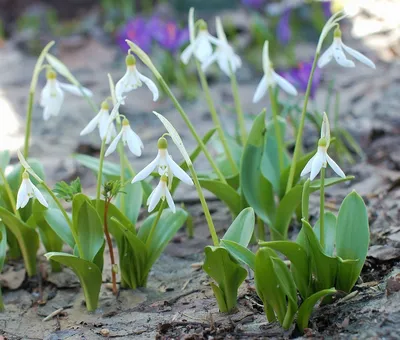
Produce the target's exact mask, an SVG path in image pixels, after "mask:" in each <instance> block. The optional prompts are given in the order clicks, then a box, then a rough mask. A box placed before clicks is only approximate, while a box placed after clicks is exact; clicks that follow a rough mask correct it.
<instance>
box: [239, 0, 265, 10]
mask: <svg viewBox="0 0 400 340" xmlns="http://www.w3.org/2000/svg"><path fill="white" fill-rule="evenodd" d="M264 3H265V0H242V4H243V5H244V6H246V7H250V8H252V9H261V8H262V7H263V5H264Z"/></svg>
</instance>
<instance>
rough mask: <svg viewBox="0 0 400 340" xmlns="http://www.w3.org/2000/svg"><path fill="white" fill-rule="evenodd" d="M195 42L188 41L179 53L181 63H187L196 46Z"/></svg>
mask: <svg viewBox="0 0 400 340" xmlns="http://www.w3.org/2000/svg"><path fill="white" fill-rule="evenodd" d="M196 43H197V41H196V40H195V41H194V42H193V43H190V44H189V45H188V46H187V47H186V48H185V49H184V50H183V52H182V54H181V61H182V63H184V64H185V65H187V64H188V62H189V60H190V58H191V56H192V54H193V52H194V50H195V48H196Z"/></svg>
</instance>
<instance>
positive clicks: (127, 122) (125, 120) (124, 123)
mask: <svg viewBox="0 0 400 340" xmlns="http://www.w3.org/2000/svg"><path fill="white" fill-rule="evenodd" d="M128 125H129V120H128V119H126V118H124V120H123V121H122V126H128Z"/></svg>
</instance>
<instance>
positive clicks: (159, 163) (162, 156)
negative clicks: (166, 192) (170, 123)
mask: <svg viewBox="0 0 400 340" xmlns="http://www.w3.org/2000/svg"><path fill="white" fill-rule="evenodd" d="M157 147H158V154H157V157H156V158H155V159H154V160H153V161H152V162H151V163H150V164H149V165H147V166H146V167H145V168H144V169H143V170H142V171H140V172H139V173H138V174H137V175H136V176H135V177H134V178H133V179H132V183H135V182H139V181H142V180H144V179H145V178H147V177H148V176H150V174H151V173H152V172H153V171H155V170H156V169H157V170H158V172H159V173H160V174H166V173H168V174H171V177H172V175H173V176H175V177H178V178H179V179H180V180H181V181H182V182H184V183H186V184H189V185H193V181H192V179H191V178H190V177H189V175H188V174H187V173H186V172H185V171H183V170H182V169H181V167H180V166H179V165H178V164H176V163H175V162H174V160H173V159H172V157H171V156H170V155H169V153H168V149H167V148H168V142H167V140H166V139H165V138H164V137H161V138H160V139H159V140H158V143H157Z"/></svg>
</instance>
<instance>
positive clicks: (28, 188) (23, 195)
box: [16, 171, 49, 209]
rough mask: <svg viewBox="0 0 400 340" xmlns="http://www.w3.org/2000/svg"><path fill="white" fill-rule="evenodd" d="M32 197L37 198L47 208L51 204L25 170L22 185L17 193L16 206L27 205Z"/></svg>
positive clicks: (18, 207)
mask: <svg viewBox="0 0 400 340" xmlns="http://www.w3.org/2000/svg"><path fill="white" fill-rule="evenodd" d="M31 198H36V199H37V200H38V201H39V202H40V203H41V204H42V205H44V206H45V207H46V208H47V207H48V206H49V205H48V204H47V202H46V200H45V198H44V197H43V195H42V193H41V192H40V191H39V189H38V188H36V186H35V185H34V184H33V183H32V182H31V180H30V179H29V174H28V172H27V171H24V173H23V174H22V182H21V186H20V187H19V190H18V194H17V205H16V208H17V209H20V208H23V207H25V206H26V205H27V204H28V202H29V200H30V199H31Z"/></svg>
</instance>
